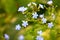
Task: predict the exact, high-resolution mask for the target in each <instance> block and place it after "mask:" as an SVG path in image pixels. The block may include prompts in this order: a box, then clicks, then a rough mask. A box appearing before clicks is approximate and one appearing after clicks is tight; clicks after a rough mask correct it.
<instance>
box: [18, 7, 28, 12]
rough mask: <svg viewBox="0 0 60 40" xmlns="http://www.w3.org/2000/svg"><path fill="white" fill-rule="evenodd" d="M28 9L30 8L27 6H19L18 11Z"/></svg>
mask: <svg viewBox="0 0 60 40" xmlns="http://www.w3.org/2000/svg"><path fill="white" fill-rule="evenodd" d="M27 9H28V8H27V7H24V6H22V7H19V9H18V11H21V12H24V11H26V10H27Z"/></svg>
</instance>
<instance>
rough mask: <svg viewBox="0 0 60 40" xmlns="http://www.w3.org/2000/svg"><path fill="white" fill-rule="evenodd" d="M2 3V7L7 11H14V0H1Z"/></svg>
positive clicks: (15, 9)
mask: <svg viewBox="0 0 60 40" xmlns="http://www.w3.org/2000/svg"><path fill="white" fill-rule="evenodd" d="M1 2H2V4H3V5H4V9H5V11H6V12H7V13H10V14H12V13H16V11H17V8H16V3H15V1H14V0H2V1H1Z"/></svg>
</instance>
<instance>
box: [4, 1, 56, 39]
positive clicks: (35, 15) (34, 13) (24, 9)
mask: <svg viewBox="0 0 60 40" xmlns="http://www.w3.org/2000/svg"><path fill="white" fill-rule="evenodd" d="M52 3H53V2H52V0H50V1H48V2H47V4H49V5H50V4H52ZM32 4H33V5H35V6H37V4H36V3H34V2H30V3H29V4H28V7H30V6H31V5H32ZM39 7H40V8H42V9H44V5H42V4H39ZM27 9H28V8H27V7H24V6H22V7H19V9H18V11H20V12H22V13H24V12H25V11H26V10H27ZM38 16H39V17H40V18H41V20H42V23H43V24H44V23H46V22H47V19H46V18H45V17H44V14H40V15H38V14H37V12H33V13H32V18H34V19H37V17H38ZM52 18H53V19H55V15H54V14H52ZM27 25H28V21H22V26H24V27H27ZM53 26H54V25H53V22H50V23H48V28H52V27H53ZM20 29H21V26H20V24H17V25H16V27H15V30H20ZM37 34H39V36H37V38H36V40H44V38H43V37H42V36H41V35H42V30H40V31H38V32H37ZM4 38H5V39H6V40H9V35H8V34H4ZM18 40H24V36H23V35H20V36H19V37H18Z"/></svg>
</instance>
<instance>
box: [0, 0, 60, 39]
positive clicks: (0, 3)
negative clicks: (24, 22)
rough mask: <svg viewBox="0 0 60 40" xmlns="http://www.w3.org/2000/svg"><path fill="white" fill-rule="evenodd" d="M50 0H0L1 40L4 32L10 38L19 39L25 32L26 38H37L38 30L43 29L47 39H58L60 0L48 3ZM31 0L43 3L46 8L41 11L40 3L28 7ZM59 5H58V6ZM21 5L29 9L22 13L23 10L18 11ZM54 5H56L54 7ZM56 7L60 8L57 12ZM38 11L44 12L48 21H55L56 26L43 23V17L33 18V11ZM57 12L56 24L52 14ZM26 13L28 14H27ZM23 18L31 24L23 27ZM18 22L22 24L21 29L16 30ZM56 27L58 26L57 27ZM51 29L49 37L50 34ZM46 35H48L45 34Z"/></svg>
mask: <svg viewBox="0 0 60 40" xmlns="http://www.w3.org/2000/svg"><path fill="white" fill-rule="evenodd" d="M47 1H48V0H0V40H5V39H4V34H5V33H6V34H8V35H9V36H10V40H18V36H19V35H21V34H23V35H24V36H25V40H36V36H37V35H38V34H37V31H39V30H42V31H43V37H45V38H46V40H48V39H49V40H56V36H57V35H56V32H60V30H58V31H56V30H57V29H56V28H58V27H57V26H58V25H59V27H60V24H59V23H60V20H59V18H60V4H59V3H60V0H53V4H52V5H47ZM30 2H35V3H37V4H40V3H41V4H43V5H44V7H45V8H46V9H45V10H43V11H41V9H38V7H37V6H38V5H37V6H34V5H33V8H29V7H27V4H28V3H30ZM56 5H57V7H56ZM20 6H24V7H27V8H28V10H26V11H25V12H24V13H25V14H22V12H18V8H19V7H20ZM47 6H48V7H47ZM53 6H54V7H53ZM55 8H56V9H58V8H59V10H58V11H57V13H56V10H55ZM38 10H39V11H38ZM35 11H38V14H40V13H44V14H45V15H44V16H45V17H46V18H47V21H48V22H51V21H52V22H53V23H54V25H55V26H54V27H53V28H52V29H49V28H48V27H47V23H46V24H42V21H41V18H39V17H38V18H37V19H33V18H32V13H33V12H35ZM52 13H55V14H56V16H57V17H56V22H57V23H58V24H57V26H56V23H55V20H54V21H53V20H52V19H51V14H52ZM25 15H26V16H25ZM22 20H27V21H28V23H29V25H28V26H27V27H26V28H25V27H23V26H22V25H21V24H22ZM57 20H58V21H57ZM17 24H20V25H21V26H22V28H21V30H19V31H17V30H15V26H16V25H17ZM55 27H56V28H55ZM46 30H50V31H49V33H50V34H49V35H50V36H49V38H48V37H46V36H48V34H47V33H48V32H46ZM44 33H45V34H44ZM45 35H46V36H45Z"/></svg>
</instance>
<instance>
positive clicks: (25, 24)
mask: <svg viewBox="0 0 60 40" xmlns="http://www.w3.org/2000/svg"><path fill="white" fill-rule="evenodd" d="M22 22H23V23H22V26H24V27H26V26H27V25H28V22H27V21H22ZM15 29H16V30H20V29H21V26H20V25H19V24H17V25H16V27H15Z"/></svg>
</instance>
